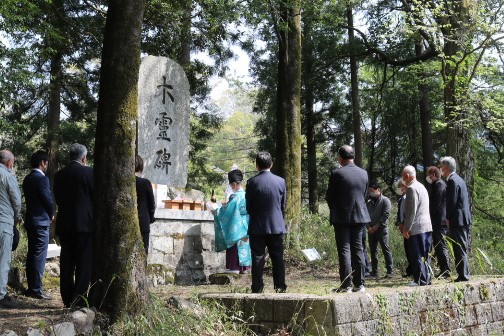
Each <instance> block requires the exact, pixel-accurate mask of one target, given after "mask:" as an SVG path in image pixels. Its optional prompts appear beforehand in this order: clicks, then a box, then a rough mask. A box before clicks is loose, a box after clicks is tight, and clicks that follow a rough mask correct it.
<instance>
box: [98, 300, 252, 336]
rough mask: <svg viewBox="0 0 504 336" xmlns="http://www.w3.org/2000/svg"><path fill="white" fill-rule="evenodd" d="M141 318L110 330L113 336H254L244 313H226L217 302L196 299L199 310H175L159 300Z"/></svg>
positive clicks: (126, 320)
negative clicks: (242, 315) (242, 314)
mask: <svg viewBox="0 0 504 336" xmlns="http://www.w3.org/2000/svg"><path fill="white" fill-rule="evenodd" d="M151 300H152V301H151V304H150V305H148V306H147V307H146V309H145V311H144V312H143V313H142V314H140V315H135V316H128V317H126V318H125V319H123V320H122V321H119V322H118V323H116V324H115V325H114V326H113V329H112V330H109V331H108V334H110V335H152V336H154V335H173V336H178V335H180V336H182V335H230V336H233V335H234V336H238V335H253V334H254V333H253V332H251V331H250V330H249V329H248V326H247V325H246V324H245V323H244V321H243V319H242V317H241V312H234V313H233V314H229V315H227V314H226V310H225V307H223V306H221V305H219V304H218V303H215V302H211V303H209V302H204V301H199V300H198V299H194V300H193V301H195V304H198V305H199V307H198V309H192V310H189V309H176V308H174V307H172V306H170V305H166V303H165V302H163V301H161V300H160V299H159V298H158V297H154V296H151Z"/></svg>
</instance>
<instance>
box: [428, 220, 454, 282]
mask: <svg viewBox="0 0 504 336" xmlns="http://www.w3.org/2000/svg"><path fill="white" fill-rule="evenodd" d="M447 232H448V228H447V227H446V226H444V225H442V226H437V225H436V226H434V225H433V226H432V245H434V252H435V254H436V259H437V262H438V265H439V270H440V274H443V273H444V274H448V273H450V262H449V257H448V247H447V246H446V238H445V237H446V234H447Z"/></svg>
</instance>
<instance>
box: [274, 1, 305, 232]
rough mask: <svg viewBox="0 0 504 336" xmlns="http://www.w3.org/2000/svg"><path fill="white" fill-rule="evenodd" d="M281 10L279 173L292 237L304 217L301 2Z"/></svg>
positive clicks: (288, 4)
mask: <svg viewBox="0 0 504 336" xmlns="http://www.w3.org/2000/svg"><path fill="white" fill-rule="evenodd" d="M280 7H281V8H280V10H279V13H280V23H279V24H278V25H277V36H278V45H279V48H278V49H279V50H278V87H277V111H276V117H277V118H276V119H277V146H276V172H277V173H278V174H279V175H280V176H282V177H283V178H285V182H286V184H287V209H286V214H285V217H286V222H287V225H288V226H289V231H290V234H291V237H297V232H298V231H299V221H300V217H301V118H300V117H301V113H300V102H301V99H300V95H301V10H300V2H299V0H288V1H285V2H280ZM296 241H297V240H296Z"/></svg>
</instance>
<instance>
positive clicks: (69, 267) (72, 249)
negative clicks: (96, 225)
mask: <svg viewBox="0 0 504 336" xmlns="http://www.w3.org/2000/svg"><path fill="white" fill-rule="evenodd" d="M59 239H60V243H61V255H60V293H61V298H62V299H63V304H64V305H65V306H66V307H70V306H72V305H76V306H81V305H84V303H85V300H83V298H85V297H87V291H88V288H89V284H90V281H91V260H92V252H93V249H92V248H93V234H92V233H75V232H73V233H64V234H61V235H60V236H59Z"/></svg>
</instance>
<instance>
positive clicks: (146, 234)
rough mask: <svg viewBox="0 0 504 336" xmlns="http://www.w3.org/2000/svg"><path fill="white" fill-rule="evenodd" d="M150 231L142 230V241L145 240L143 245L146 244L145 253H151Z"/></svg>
mask: <svg viewBox="0 0 504 336" xmlns="http://www.w3.org/2000/svg"><path fill="white" fill-rule="evenodd" d="M149 233H150V232H148V231H147V232H144V231H142V232H141V234H142V241H143V246H144V249H145V254H149Z"/></svg>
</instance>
